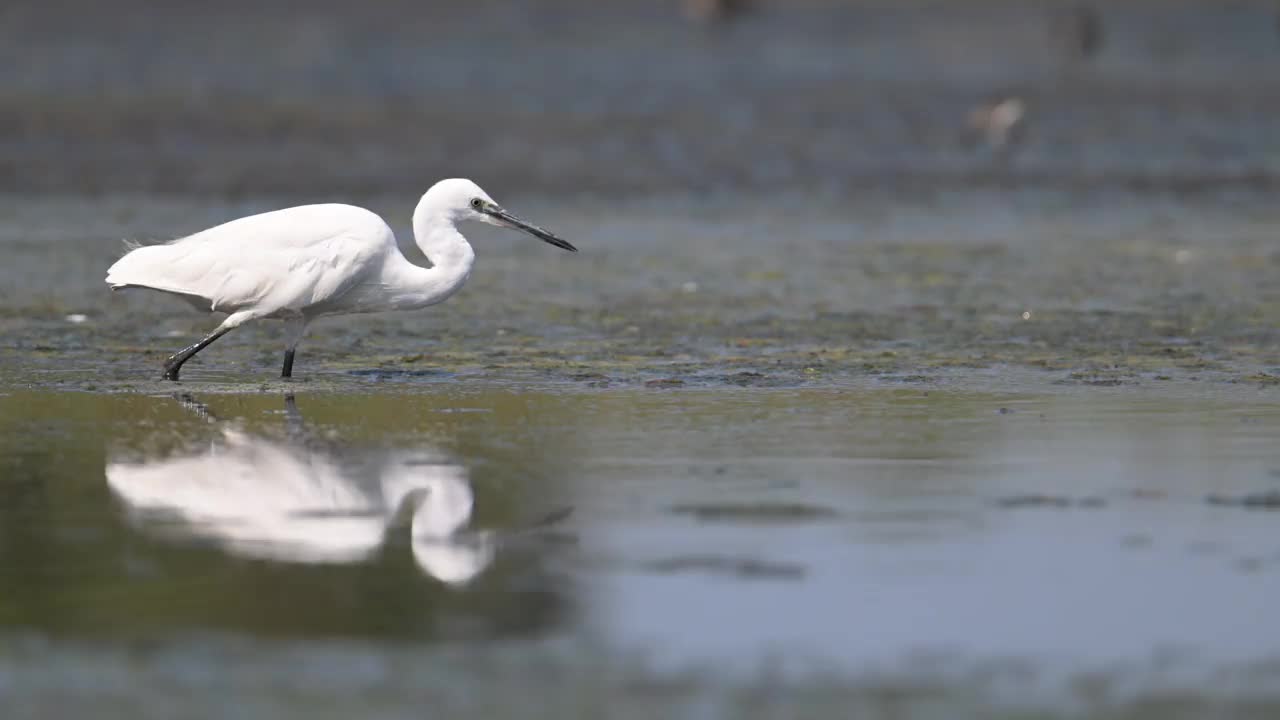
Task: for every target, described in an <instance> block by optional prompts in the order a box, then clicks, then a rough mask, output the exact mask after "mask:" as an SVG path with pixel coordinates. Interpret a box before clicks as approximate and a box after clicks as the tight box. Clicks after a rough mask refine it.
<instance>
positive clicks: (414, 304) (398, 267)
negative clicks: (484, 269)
mask: <svg viewBox="0 0 1280 720" xmlns="http://www.w3.org/2000/svg"><path fill="white" fill-rule="evenodd" d="M413 236H414V241H415V242H417V244H418V247H419V248H421V249H422V253H423V254H424V255H426V256H427V260H429V261H430V262H431V267H429V268H424V267H420V266H418V265H414V264H413V263H411V262H409V261H408V260H407V259H406V258H405V257H404V256H403V255H401V254H400V253H395V254H394V257H392V258H391V260H390V262H389V263H388V266H387V267H386V268H384V270H383V273H384V279H383V284H384V287H386V288H387V290H388V291H389V292H390V295H391V297H390V298H389V300H390V303H391V305H392V306H393V308H394V309H397V310H412V309H415V308H420V307H425V306H427V305H433V304H435V303H438V302H441V301H443V300H445V299H447V298H448V297H449V296H450V295H453V294H454V293H455V292H457V291H458V288H460V287H462V284H463V283H465V282H466V281H467V277H468V276H469V275H471V266H472V265H473V264H474V263H475V259H476V255H475V252H474V251H472V249H471V244H470V243H468V242H467V239H466V238H465V237H463V236H462V233H460V232H458V228H457V226H456V225H455V224H454V218H453V217H452V216H451V215H450V213H449V212H448V211H447V210H444V209H441V208H440V207H438V205H437V204H436V203H435V202H432V198H431V194H430V193H427V194H426V195H423V196H422V200H421V201H419V202H418V207H417V209H415V210H414V212H413Z"/></svg>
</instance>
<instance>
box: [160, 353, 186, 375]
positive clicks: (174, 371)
mask: <svg viewBox="0 0 1280 720" xmlns="http://www.w3.org/2000/svg"><path fill="white" fill-rule="evenodd" d="M175 361H176V362H175ZM181 369H182V362H181V361H178V356H177V355H173V356H171V357H170V358H169V359H168V360H165V362H164V379H165V380H175V381H176V380H177V379H178V371H179V370H181Z"/></svg>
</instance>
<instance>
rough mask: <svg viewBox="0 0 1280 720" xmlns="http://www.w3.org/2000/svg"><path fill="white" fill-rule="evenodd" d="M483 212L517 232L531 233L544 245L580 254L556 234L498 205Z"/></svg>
mask: <svg viewBox="0 0 1280 720" xmlns="http://www.w3.org/2000/svg"><path fill="white" fill-rule="evenodd" d="M481 212H483V213H484V214H485V215H489V216H490V217H494V218H497V219H498V220H501V221H502V222H503V224H505V225H507V226H508V227H513V228H516V229H517V230H523V231H525V232H527V233H529V234H530V235H532V236H534V237H536V238H538V239H539V240H541V241H542V242H544V243H547V244H549V245H555V246H556V247H558V248H561V249H562V250H568V251H569V252H578V248H576V247H574V246H572V245H570V244H569V241H567V240H561V239H560V238H558V237H556V236H555V234H554V233H552V232H551V231H549V230H543V229H542V228H540V227H538V226H537V225H531V224H529V223H527V222H525V221H523V220H521V219H520V218H518V217H516V216H515V215H512V214H511V213H509V212H507V211H506V210H503V209H502V208H500V207H498V206H497V205H489V206H487V207H485V208H484V209H482V210H481Z"/></svg>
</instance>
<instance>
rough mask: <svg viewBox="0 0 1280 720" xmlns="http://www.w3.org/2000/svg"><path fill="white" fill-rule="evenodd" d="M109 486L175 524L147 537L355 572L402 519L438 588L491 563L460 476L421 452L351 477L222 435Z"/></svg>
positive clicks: (349, 471)
mask: <svg viewBox="0 0 1280 720" xmlns="http://www.w3.org/2000/svg"><path fill="white" fill-rule="evenodd" d="M290 411H291V412H296V410H295V409H294V408H293V406H292V404H290ZM294 419H295V421H296V418H294ZM106 475H107V483H108V484H109V485H110V487H111V489H112V491H113V492H114V493H115V494H116V495H117V496H118V497H119V498H120V499H121V500H122V501H124V503H125V504H126V505H127V506H128V507H129V509H130V510H131V511H133V514H134V515H135V517H137V518H138V519H148V520H154V519H155V518H156V516H163V517H167V518H172V519H173V520H175V521H176V522H174V523H172V524H170V523H165V524H163V525H159V524H156V525H153V526H155V527H166V528H169V527H171V528H172V529H174V530H176V531H178V532H181V533H183V534H188V535H193V536H198V537H202V538H207V539H210V540H213V541H214V542H216V543H218V544H219V545H220V546H222V547H224V548H225V549H226V550H227V551H228V552H231V553H234V554H236V555H241V556H244V557H252V558H260V559H266V560H278V561H288V562H303V563H352V562H358V561H360V560H363V559H366V558H368V557H369V556H371V555H373V554H374V553H375V552H377V550H378V549H379V548H380V547H381V546H382V545H383V543H384V541H385V539H386V538H387V536H388V533H390V532H395V531H396V529H397V528H401V527H402V526H403V524H404V523H403V519H404V518H405V516H406V515H407V514H409V513H412V515H411V517H410V518H409V523H408V524H409V526H410V527H409V532H410V537H411V539H412V543H411V544H412V549H413V557H414V559H415V560H416V561H417V563H418V565H419V567H421V568H422V570H423V571H425V572H426V573H428V574H430V575H432V576H434V577H436V578H438V579H439V580H441V581H443V582H446V583H450V584H461V583H465V582H467V581H469V580H471V579H473V578H475V577H476V576H477V575H479V574H480V573H481V572H482V571H483V570H484V569H485V568H486V567H488V566H489V564H490V563H491V562H492V561H493V557H494V552H495V541H494V538H493V536H492V534H491V533H483V532H467V531H466V530H465V528H466V526H467V524H468V522H469V521H470V519H471V512H472V507H473V505H474V501H475V500H474V495H473V494H472V490H471V484H470V482H469V480H468V475H467V470H466V468H464V467H462V466H461V465H457V464H454V463H448V462H445V461H444V460H443V459H442V458H441V456H439V455H438V454H435V453H432V452H429V451H416V452H394V453H391V454H389V455H386V456H383V457H381V458H379V463H378V466H377V467H376V468H374V469H372V470H370V469H369V468H368V467H367V466H365V467H361V468H352V467H349V466H344V465H343V464H342V463H341V462H340V461H339V458H338V457H336V456H335V455H334V454H333V453H331V452H327V451H324V450H318V449H314V448H310V447H308V446H307V444H306V443H305V442H304V441H300V440H296V439H295V440H290V441H283V440H274V439H270V438H266V437H262V436H257V435H252V434H248V433H245V432H242V431H239V430H236V429H233V428H229V427H223V428H222V429H221V437H220V438H219V440H217V441H215V442H214V443H213V444H212V446H211V447H210V448H209V449H208V450H205V451H203V452H199V453H197V454H189V455H182V456H177V457H168V458H162V459H150V460H143V461H141V462H108V464H107V467H106ZM148 524H149V525H151V524H152V523H150V522H148Z"/></svg>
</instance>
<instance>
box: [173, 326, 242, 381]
mask: <svg viewBox="0 0 1280 720" xmlns="http://www.w3.org/2000/svg"><path fill="white" fill-rule="evenodd" d="M230 331H231V328H221V327H220V328H218V329H217V330H214V331H213V332H211V333H209V334H208V335H205V336H204V337H203V338H201V340H200V342H198V343H196V344H195V345H191V346H190V347H185V348H183V349H181V350H179V351H178V352H176V353H174V354H173V355H171V356H170V357H169V359H168V360H165V361H164V379H165V380H177V379H178V371H180V370H182V363H184V362H186V361H188V360H190V359H191V358H192V357H193V356H194V355H195V354H196V353H198V352H200V351H201V350H203V349H205V348H206V347H208V346H209V344H210V343H212V342H213V341H214V340H217V339H218V338H220V337H222V336H223V335H226V334H227V333H228V332H230Z"/></svg>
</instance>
